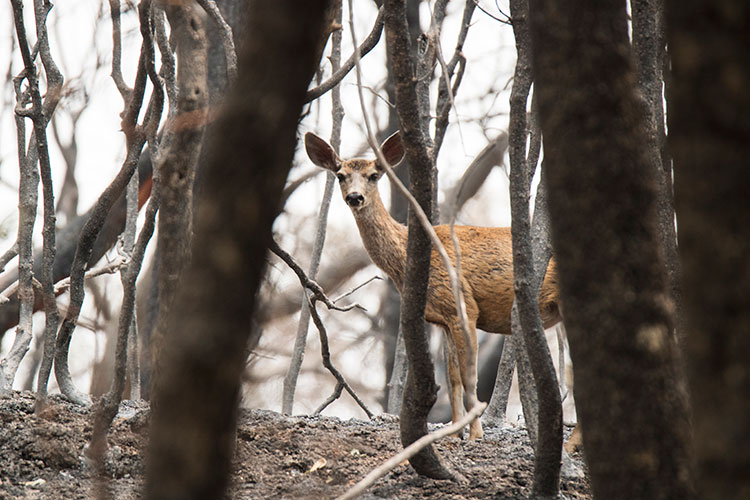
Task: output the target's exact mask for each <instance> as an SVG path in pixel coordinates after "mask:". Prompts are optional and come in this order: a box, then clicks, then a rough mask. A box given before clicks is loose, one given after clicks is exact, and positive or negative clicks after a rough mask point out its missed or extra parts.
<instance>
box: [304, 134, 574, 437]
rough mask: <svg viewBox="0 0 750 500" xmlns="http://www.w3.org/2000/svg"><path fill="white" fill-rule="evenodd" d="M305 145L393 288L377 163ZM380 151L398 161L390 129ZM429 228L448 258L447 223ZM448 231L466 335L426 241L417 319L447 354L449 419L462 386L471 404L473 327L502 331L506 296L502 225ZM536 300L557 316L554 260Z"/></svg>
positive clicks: (477, 430) (509, 263) (508, 282)
mask: <svg viewBox="0 0 750 500" xmlns="http://www.w3.org/2000/svg"><path fill="white" fill-rule="evenodd" d="M305 146H306V148H307V153H308V155H309V156H310V159H311V160H312V161H313V163H315V164H316V165H318V166H321V167H324V168H328V169H329V170H332V171H333V172H334V173H336V175H337V177H338V178H339V184H340V186H341V193H342V195H343V197H344V200H345V201H346V202H347V204H349V206H350V208H351V210H352V213H353V214H354V219H355V220H356V222H357V227H358V228H359V233H360V235H361V237H362V242H363V243H364V245H365V249H366V250H367V253H368V254H369V255H370V258H371V259H372V260H373V262H374V263H375V264H376V265H377V266H378V267H380V268H381V269H382V270H383V271H385V273H386V274H388V276H389V277H390V278H391V279H392V280H393V282H394V283H395V285H396V288H398V289H399V290H401V287H402V286H403V275H404V266H405V263H406V239H407V230H406V227H404V226H403V225H401V224H399V223H398V222H396V221H395V220H394V219H393V218H392V217H391V216H390V214H389V213H388V211H387V210H386V208H385V206H384V205H383V202H382V200H381V199H380V194H379V192H378V186H377V181H378V180H379V179H380V177H381V176H382V175H383V173H384V170H383V168H382V167H381V166H380V165H379V164H378V162H377V161H376V160H361V159H354V160H348V161H341V160H340V159H339V158H338V156H337V155H336V153H335V152H334V151H333V150H332V149H331V148H330V146H329V145H328V144H327V143H326V142H325V141H323V139H320V138H319V137H317V136H315V135H314V134H311V133H308V134H307V135H306V136H305ZM382 150H383V154H384V156H385V158H386V160H387V161H388V162H389V163H391V164H392V165H396V164H398V163H399V162H400V161H401V159H402V158H403V146H402V144H401V139H400V137H399V136H398V133H396V134H394V135H393V136H391V137H390V138H388V139H387V140H386V141H385V142H384V143H383V146H382ZM435 232H436V233H437V235H438V238H439V239H440V241H441V242H442V244H443V246H444V247H445V250H446V252H447V253H448V256H449V257H450V258H451V260H452V261H453V264H454V265H455V252H454V247H453V242H452V239H451V236H450V228H449V226H446V225H441V226H435ZM455 232H456V237H457V239H458V241H459V249H460V259H461V260H460V263H461V284H462V287H463V291H464V301H465V303H466V314H467V318H468V320H469V330H470V331H469V338H468V339H467V338H466V337H465V335H464V333H463V329H462V328H461V323H460V320H459V317H458V315H457V313H456V302H455V299H454V295H453V290H452V288H451V284H450V279H449V277H448V272H447V270H446V269H445V265H444V263H443V260H442V259H441V258H440V256H439V254H438V252H437V250H436V249H434V248H433V249H432V255H431V262H430V265H431V267H430V280H429V284H428V289H427V307H426V309H425V319H426V320H427V321H429V322H430V323H434V324H436V325H439V326H441V327H442V328H443V329H444V330H445V332H446V336H447V339H448V340H449V346H450V348H451V351H452V352H453V353H454V355H453V356H451V359H449V366H448V373H449V377H450V381H451V386H452V392H451V408H452V417H453V421H454V422H455V421H456V420H457V419H459V418H460V416H461V408H462V405H463V393H464V391H465V392H466V396H467V408H472V407H473V406H474V405H476V404H478V399H477V396H476V385H477V334H476V328H481V329H482V330H484V331H487V332H491V333H500V334H506V335H509V334H510V333H511V328H510V310H511V307H512V305H513V295H514V294H513V260H512V256H513V252H512V248H511V236H510V228H507V227H474V226H455ZM539 307H540V312H541V315H542V323H543V324H544V327H545V328H548V327H550V326H552V325H554V324H555V323H557V322H558V321H560V319H561V318H560V310H559V307H558V304H557V275H556V273H555V264H554V261H551V262H550V265H549V267H548V268H547V274H546V276H545V279H544V283H543V284H542V288H541V291H540V293H539ZM481 436H482V426H481V423H480V422H479V421H478V420H476V421H474V423H473V424H472V425H471V428H470V432H469V438H470V439H476V438H479V437H481Z"/></svg>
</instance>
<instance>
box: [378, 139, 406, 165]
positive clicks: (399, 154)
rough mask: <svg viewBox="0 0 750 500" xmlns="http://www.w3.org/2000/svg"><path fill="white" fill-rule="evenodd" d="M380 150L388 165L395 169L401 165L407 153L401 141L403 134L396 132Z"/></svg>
mask: <svg viewBox="0 0 750 500" xmlns="http://www.w3.org/2000/svg"><path fill="white" fill-rule="evenodd" d="M380 149H381V151H383V156H385V160H386V161H387V162H388V165H390V166H391V167H395V166H396V165H398V164H399V163H401V160H403V159H404V153H405V151H404V143H403V141H402V140H401V132H395V133H394V134H393V135H392V136H390V137H389V138H388V139H386V140H385V141H384V142H383V145H382V146H380Z"/></svg>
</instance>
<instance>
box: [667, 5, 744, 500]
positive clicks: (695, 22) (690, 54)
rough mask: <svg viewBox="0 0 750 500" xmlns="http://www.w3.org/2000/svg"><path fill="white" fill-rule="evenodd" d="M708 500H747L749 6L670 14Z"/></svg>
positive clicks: (700, 484)
mask: <svg viewBox="0 0 750 500" xmlns="http://www.w3.org/2000/svg"><path fill="white" fill-rule="evenodd" d="M667 22H668V37H669V50H670V54H671V55H672V73H673V74H672V87H671V93H670V107H669V111H670V114H669V117H668V119H669V143H670V147H671V151H672V154H673V156H674V175H675V203H676V209H677V221H678V229H679V242H680V256H681V262H682V273H683V274H682V276H683V300H684V302H683V304H684V308H685V313H686V315H687V316H686V318H685V326H686V330H687V331H686V352H687V357H688V360H687V361H688V362H687V366H688V374H689V380H690V388H691V397H692V403H693V425H694V436H695V437H694V440H695V454H696V462H697V464H696V465H697V474H696V487H697V490H698V492H699V497H700V498H705V499H722V500H728V499H740V498H750V417H748V415H750V358H749V357H748V356H750V264H748V262H750V261H749V260H748V256H750V237H748V228H747V225H748V221H750V201H749V200H750V198H748V196H750V176H748V167H750V58H748V49H750V43H748V42H749V40H750V39H749V38H748V36H749V35H748V33H750V4H748V3H747V2H746V1H741V0H733V1H731V0H723V1H718V2H697V1H689V2H675V1H672V2H667Z"/></svg>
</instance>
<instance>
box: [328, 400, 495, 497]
mask: <svg viewBox="0 0 750 500" xmlns="http://www.w3.org/2000/svg"><path fill="white" fill-rule="evenodd" d="M486 407H487V404H486V403H480V404H478V405H477V406H475V407H474V408H472V409H471V411H469V412H468V413H467V414H466V415H464V416H463V417H462V418H461V419H460V420H459V421H458V422H454V423H452V424H451V425H448V426H446V427H442V428H440V429H438V430H436V431H435V432H432V433H430V434H426V435H424V436H422V437H421V438H419V439H418V440H416V441H414V442H413V443H412V444H410V445H409V446H407V447H406V448H404V449H403V450H402V451H400V452H399V453H397V454H396V455H394V456H393V457H391V458H389V459H388V460H386V461H385V462H383V464H382V465H379V466H378V467H376V468H375V469H373V470H372V471H370V473H368V474H367V475H366V476H365V477H364V478H362V480H361V481H359V482H358V483H357V484H355V485H354V486H352V487H351V488H350V489H349V490H348V491H347V492H346V493H344V494H343V495H341V496H338V497H336V500H350V499H352V498H356V497H357V496H359V495H361V494H362V493H364V491H365V490H366V489H367V488H369V487H370V486H372V484H373V483H375V481H377V480H378V479H380V478H381V477H383V476H385V475H386V474H388V473H389V472H390V471H392V470H393V469H395V468H396V467H397V466H398V465H399V464H400V463H402V462H403V461H404V460H408V459H410V458H411V457H413V456H414V455H416V454H417V453H418V452H419V451H420V450H422V449H423V448H425V447H426V446H428V445H430V444H432V443H434V442H435V441H437V440H438V439H442V438H444V437H446V436H450V435H451V434H455V433H456V432H459V431H460V430H461V429H463V428H464V427H466V426H467V425H469V424H470V423H471V422H473V421H474V420H476V419H477V418H479V416H481V415H482V412H483V411H484V409H485V408H486Z"/></svg>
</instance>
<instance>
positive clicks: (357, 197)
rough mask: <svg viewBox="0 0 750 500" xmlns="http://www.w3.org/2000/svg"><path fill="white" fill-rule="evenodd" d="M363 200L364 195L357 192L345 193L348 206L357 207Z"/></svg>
mask: <svg viewBox="0 0 750 500" xmlns="http://www.w3.org/2000/svg"><path fill="white" fill-rule="evenodd" d="M364 202H365V197H364V196H362V195H361V194H359V193H349V194H348V195H346V204H347V205H349V206H350V207H358V206H360V205H361V204H363V203H364Z"/></svg>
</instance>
